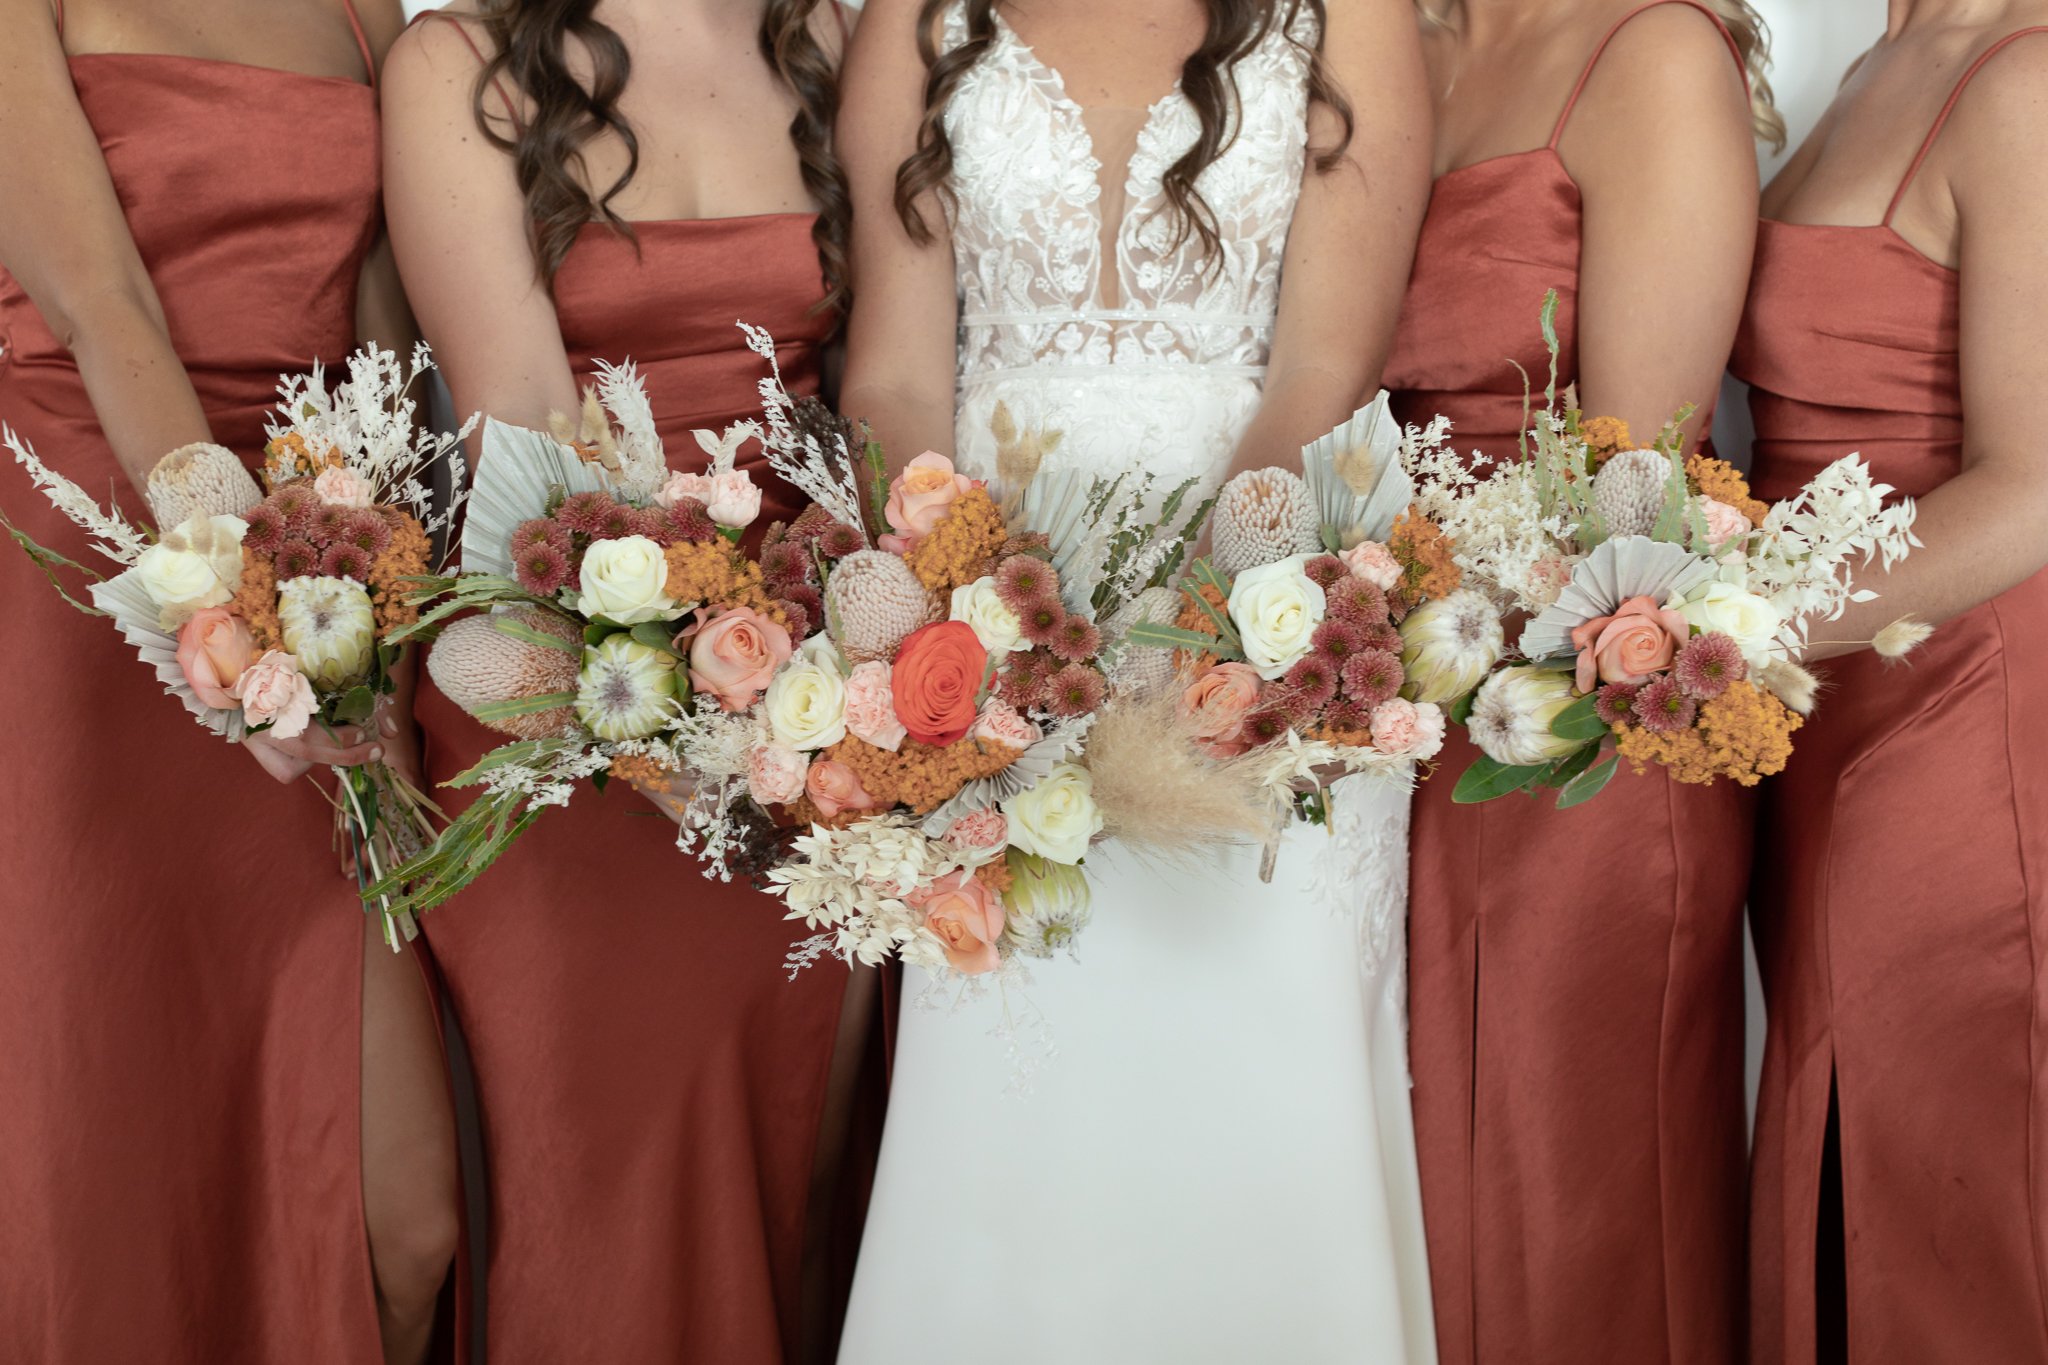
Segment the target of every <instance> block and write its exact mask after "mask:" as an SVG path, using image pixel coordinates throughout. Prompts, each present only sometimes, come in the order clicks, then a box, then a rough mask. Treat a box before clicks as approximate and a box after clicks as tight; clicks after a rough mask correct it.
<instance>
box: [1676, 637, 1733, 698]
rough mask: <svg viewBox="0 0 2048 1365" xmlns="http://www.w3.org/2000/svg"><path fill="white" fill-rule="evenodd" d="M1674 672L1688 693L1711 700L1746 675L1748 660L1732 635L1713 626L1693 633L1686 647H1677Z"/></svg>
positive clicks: (1688, 694)
mask: <svg viewBox="0 0 2048 1365" xmlns="http://www.w3.org/2000/svg"><path fill="white" fill-rule="evenodd" d="M1671 676H1672V677H1674V678H1676V679H1678V685H1679V687H1681V688H1683V689H1684V691H1685V694H1686V695H1687V696H1688V697H1696V698H1698V699H1699V700H1700V701H1712V700H1713V699H1714V698H1715V697H1718V696H1720V695H1721V694H1722V693H1723V692H1726V691H1727V690H1728V685H1729V684H1730V683H1738V682H1741V681H1742V680H1743V679H1744V678H1747V677H1748V676H1749V664H1748V662H1747V661H1746V660H1744V659H1743V657H1742V650H1741V648H1740V647H1739V646H1738V645H1737V644H1736V643H1735V641H1734V640H1733V639H1731V638H1729V637H1728V636H1726V635H1723V634H1721V632H1719V631H1716V630H1710V631H1708V632H1707V633H1706V634H1704V635H1695V636H1693V638H1692V640H1691V641H1690V642H1689V643H1688V644H1687V645H1686V647H1685V648H1684V649H1681V650H1680V651H1678V662H1677V663H1676V664H1675V665H1673V666H1672V669H1671Z"/></svg>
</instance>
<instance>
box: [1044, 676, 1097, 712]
mask: <svg viewBox="0 0 2048 1365" xmlns="http://www.w3.org/2000/svg"><path fill="white" fill-rule="evenodd" d="M1106 691H1108V684H1107V683H1105V682H1104V681H1103V679H1102V675H1101V674H1100V673H1097V672H1096V671H1095V670H1094V669H1092V668H1090V667H1088V665H1086V664H1068V665H1067V666H1066V667H1065V668H1062V669H1061V670H1060V671H1059V672H1057V673H1055V674H1053V675H1052V677H1051V678H1049V679H1047V680H1046V684H1045V692H1046V697H1045V704H1046V709H1047V710H1049V711H1051V712H1052V713H1053V714H1054V715H1056V716H1067V717H1073V716H1085V715H1087V714H1088V713H1089V712H1091V711H1093V710H1094V709H1095V708H1096V707H1098V706H1100V705H1102V697H1103V694H1104V693H1105V692H1106Z"/></svg>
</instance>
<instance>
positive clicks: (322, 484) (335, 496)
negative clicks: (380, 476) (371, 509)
mask: <svg viewBox="0 0 2048 1365" xmlns="http://www.w3.org/2000/svg"><path fill="white" fill-rule="evenodd" d="M313 491H314V492H315V493H317V494H319V496H320V501H322V502H324V503H326V504H328V505H329V506H331V507H368V506H370V505H371V504H372V498H371V496H370V485H369V484H368V483H367V482H366V481H365V480H363V479H362V478H361V477H359V476H358V475H357V474H356V472H355V471H354V470H353V469H349V468H347V467H346V466H343V467H340V468H337V469H323V470H321V471H320V477H319V478H317V479H315V480H313Z"/></svg>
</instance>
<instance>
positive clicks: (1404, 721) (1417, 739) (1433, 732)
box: [1372, 697, 1444, 763]
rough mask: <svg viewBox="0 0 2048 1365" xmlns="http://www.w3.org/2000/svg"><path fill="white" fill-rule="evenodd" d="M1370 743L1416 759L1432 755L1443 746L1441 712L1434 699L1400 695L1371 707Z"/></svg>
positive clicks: (1386, 750) (1435, 754) (1381, 749)
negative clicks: (1416, 698) (1412, 698)
mask: <svg viewBox="0 0 2048 1365" xmlns="http://www.w3.org/2000/svg"><path fill="white" fill-rule="evenodd" d="M1372 747H1373V748H1375V749H1378V750H1379V751H1380V752H1381V753H1383V754H1392V755H1393V756H1394V757H1396V758H1412V759H1414V760H1416V761H1417V762H1418V763H1419V762H1421V761H1423V760H1425V759H1431V758H1435V757H1436V756H1437V753H1438V751H1439V750H1441V749H1442V748H1443V747H1444V713H1443V709H1442V708H1441V707H1439V706H1438V705H1437V704H1436V703H1435V702H1428V701H1425V702H1413V701H1408V700H1405V699H1404V698H1401V697H1395V698H1394V699H1392V700H1391V701H1383V702H1381V703H1380V704H1379V705H1378V706H1375V707H1373V709H1372Z"/></svg>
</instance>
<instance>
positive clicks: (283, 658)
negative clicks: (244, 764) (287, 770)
mask: <svg viewBox="0 0 2048 1365" xmlns="http://www.w3.org/2000/svg"><path fill="white" fill-rule="evenodd" d="M228 695H229V696H230V697H233V698H234V699H235V700H236V701H239V702H240V703H242V718H243V719H244V720H246V721H248V722H249V724H251V725H268V726H269V727H270V733H271V734H272V735H275V736H276V737H277V738H279V739H295V738H297V737H298V736H300V735H302V734H304V733H306V727H307V726H308V725H310V724H312V722H313V712H314V711H316V710H318V709H319V705H320V703H319V700H318V699H317V698H315V697H314V695H313V684H312V683H310V682H307V681H306V675H305V674H303V673H301V672H299V661H298V660H297V659H294V658H293V657H292V656H291V655H289V654H286V653H285V652H284V651H282V650H277V649H273V650H271V651H270V652H269V653H268V654H265V655H264V656H263V657H262V658H260V659H258V660H257V661H256V662H255V663H253V664H250V665H249V666H248V667H247V668H245V669H243V670H242V676H241V677H239V678H237V679H235V685H234V686H233V687H231V688H229V689H228Z"/></svg>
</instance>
